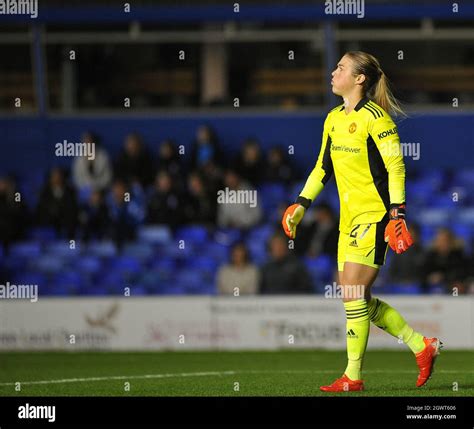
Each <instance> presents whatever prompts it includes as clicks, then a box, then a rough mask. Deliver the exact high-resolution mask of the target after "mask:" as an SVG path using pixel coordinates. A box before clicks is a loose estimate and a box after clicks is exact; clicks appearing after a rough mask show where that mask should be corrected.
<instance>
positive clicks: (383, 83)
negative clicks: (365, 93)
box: [369, 69, 406, 116]
mask: <svg viewBox="0 0 474 429" xmlns="http://www.w3.org/2000/svg"><path fill="white" fill-rule="evenodd" d="M379 71H380V77H379V79H378V81H377V83H376V84H375V85H374V86H373V93H372V94H373V95H372V97H369V98H371V99H372V100H373V101H374V102H375V103H376V104H378V105H379V106H380V107H381V108H382V109H383V110H385V111H386V112H387V113H388V114H390V115H394V116H406V113H405V112H404V111H403V110H402V108H401V107H400V103H399V102H398V100H397V99H396V98H395V97H394V95H393V94H392V91H391V90H390V83H389V80H388V78H387V76H386V75H385V73H384V72H383V70H381V69H379Z"/></svg>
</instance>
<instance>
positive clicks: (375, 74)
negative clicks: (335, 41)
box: [345, 51, 406, 116]
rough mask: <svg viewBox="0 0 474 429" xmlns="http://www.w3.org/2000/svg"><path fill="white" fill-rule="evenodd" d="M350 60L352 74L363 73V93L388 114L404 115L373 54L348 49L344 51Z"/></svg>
mask: <svg viewBox="0 0 474 429" xmlns="http://www.w3.org/2000/svg"><path fill="white" fill-rule="evenodd" d="M345 56H347V57H349V58H350V59H351V60H352V62H353V66H352V69H353V70H352V73H353V75H354V76H357V75H359V74H363V75H364V76H365V81H364V83H363V84H362V91H363V95H365V96H366V97H368V98H369V99H371V100H372V101H374V102H375V103H377V104H378V105H379V106H380V107H381V108H382V109H384V110H385V111H386V112H387V113H388V114H391V115H395V116H398V115H399V116H406V114H405V112H404V111H403V110H402V108H401V107H400V104H399V102H398V100H397V99H396V98H395V97H394V95H393V94H392V91H391V90H390V82H389V80H388V77H387V76H386V74H385V73H384V72H383V70H382V69H381V67H380V63H379V61H378V60H377V58H375V57H374V56H373V55H370V54H368V53H367V52H363V51H349V52H346V53H345Z"/></svg>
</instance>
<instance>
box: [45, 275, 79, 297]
mask: <svg viewBox="0 0 474 429" xmlns="http://www.w3.org/2000/svg"><path fill="white" fill-rule="evenodd" d="M84 286H85V284H84V279H83V277H82V275H81V273H80V272H78V271H72V270H68V271H61V272H58V273H57V274H56V275H54V276H53V278H52V281H51V288H50V294H52V295H70V294H79V293H82V292H85V288H84Z"/></svg>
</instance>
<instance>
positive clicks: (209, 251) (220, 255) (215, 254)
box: [201, 242, 230, 264]
mask: <svg viewBox="0 0 474 429" xmlns="http://www.w3.org/2000/svg"><path fill="white" fill-rule="evenodd" d="M201 254H202V255H206V256H209V257H211V258H213V259H214V260H216V261H217V262H219V263H221V264H223V263H225V262H227V261H228V260H229V257H230V248H229V246H223V245H221V244H219V243H215V242H210V243H207V244H206V245H205V246H204V247H202V248H201Z"/></svg>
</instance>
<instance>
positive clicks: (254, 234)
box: [248, 224, 275, 242]
mask: <svg viewBox="0 0 474 429" xmlns="http://www.w3.org/2000/svg"><path fill="white" fill-rule="evenodd" d="M274 230H275V227H274V226H273V225H271V224H270V225H269V224H266V225H261V226H257V227H254V228H253V229H252V230H251V231H250V232H249V235H248V239H250V240H259V241H263V242H267V241H268V239H269V238H270V236H271V235H272V233H273V231H274Z"/></svg>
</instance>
